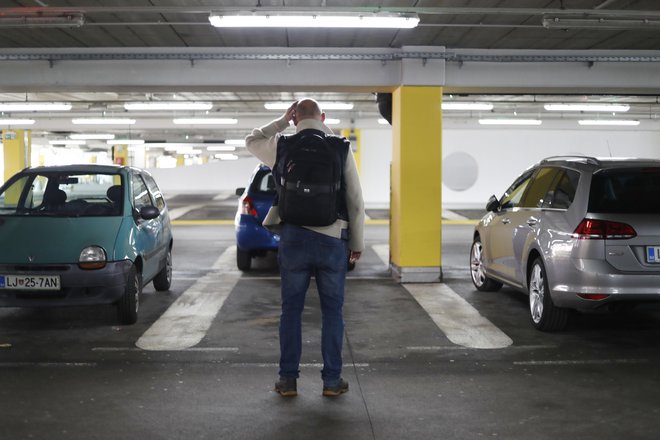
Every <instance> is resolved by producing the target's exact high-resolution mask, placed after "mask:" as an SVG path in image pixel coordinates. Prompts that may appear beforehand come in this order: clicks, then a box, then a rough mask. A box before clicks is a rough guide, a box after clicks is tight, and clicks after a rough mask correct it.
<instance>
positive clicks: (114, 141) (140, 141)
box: [105, 139, 144, 145]
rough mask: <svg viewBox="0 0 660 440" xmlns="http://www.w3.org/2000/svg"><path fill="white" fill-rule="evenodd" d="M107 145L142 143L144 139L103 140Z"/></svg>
mask: <svg viewBox="0 0 660 440" xmlns="http://www.w3.org/2000/svg"><path fill="white" fill-rule="evenodd" d="M105 143H106V144H108V145H142V144H144V139H113V140H109V141H105Z"/></svg>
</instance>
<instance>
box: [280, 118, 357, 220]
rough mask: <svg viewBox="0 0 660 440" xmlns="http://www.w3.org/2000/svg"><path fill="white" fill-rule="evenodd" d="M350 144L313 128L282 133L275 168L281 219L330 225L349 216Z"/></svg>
mask: <svg viewBox="0 0 660 440" xmlns="http://www.w3.org/2000/svg"><path fill="white" fill-rule="evenodd" d="M349 146H350V144H349V143H348V141H346V140H345V139H344V138H340V137H337V136H329V135H326V134H325V133H324V132H322V131H319V130H314V129H307V130H302V131H300V132H299V133H297V134H295V135H293V136H282V137H281V138H280V139H279V141H278V143H277V158H276V160H275V166H274V169H273V175H274V176H275V182H276V184H277V193H278V201H277V205H278V208H279V214H280V218H281V219H282V221H284V222H285V223H291V224H294V225H300V226H327V225H331V224H333V223H334V222H335V221H336V220H337V218H346V217H347V215H346V201H345V190H344V164H345V163H346V157H347V154H348V148H349Z"/></svg>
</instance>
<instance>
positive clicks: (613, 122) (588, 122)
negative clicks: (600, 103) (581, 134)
mask: <svg viewBox="0 0 660 440" xmlns="http://www.w3.org/2000/svg"><path fill="white" fill-rule="evenodd" d="M578 124H580V125H619V126H622V125H627V126H636V125H639V121H637V120H634V119H583V120H580V121H578Z"/></svg>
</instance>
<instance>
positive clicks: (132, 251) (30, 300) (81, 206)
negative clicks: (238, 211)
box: [0, 165, 173, 324]
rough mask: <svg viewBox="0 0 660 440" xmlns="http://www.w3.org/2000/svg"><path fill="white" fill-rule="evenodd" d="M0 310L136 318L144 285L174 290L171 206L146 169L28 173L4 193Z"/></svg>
mask: <svg viewBox="0 0 660 440" xmlns="http://www.w3.org/2000/svg"><path fill="white" fill-rule="evenodd" d="M0 243H1V245H0V307H41V306H62V305H95V304H114V305H116V307H117V311H118V318H119V321H120V322H121V323H122V324H133V323H135V322H136V321H137V318H138V309H139V305H140V294H141V292H142V287H143V286H144V285H146V284H147V283H149V282H151V281H153V285H154V288H155V289H156V290H158V291H164V290H168V289H169V288H170V284H171V282H172V243H173V239H172V231H171V225H170V218H169V214H168V210H167V205H166V203H165V199H164V198H163V195H162V193H161V191H160V190H159V189H158V186H157V185H156V182H155V181H154V179H153V177H152V176H151V175H150V174H149V173H148V172H146V171H144V170H141V169H138V168H133V167H125V166H114V165H66V166H54V167H36V168H26V169H24V170H23V171H21V172H19V173H17V174H16V175H14V176H13V177H11V178H10V179H9V180H8V181H7V182H6V183H5V184H4V185H2V187H0Z"/></svg>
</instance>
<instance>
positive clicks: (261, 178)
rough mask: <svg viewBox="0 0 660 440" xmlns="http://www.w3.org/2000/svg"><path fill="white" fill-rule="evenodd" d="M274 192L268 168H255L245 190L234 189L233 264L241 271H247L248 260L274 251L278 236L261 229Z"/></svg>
mask: <svg viewBox="0 0 660 440" xmlns="http://www.w3.org/2000/svg"><path fill="white" fill-rule="evenodd" d="M276 194H277V191H276V189H275V181H274V179H273V175H272V173H271V171H270V168H269V167H267V166H266V165H259V166H257V168H255V170H254V172H253V173H252V176H251V177H250V183H249V184H248V186H247V188H236V195H237V196H240V197H239V199H238V211H237V212H236V218H235V221H234V224H235V225H236V265H237V266H238V268H239V269H240V270H242V271H247V270H250V268H251V267H252V258H254V257H257V256H263V255H265V254H266V252H268V251H277V248H278V245H279V242H280V237H279V235H277V234H275V233H273V232H271V231H269V230H268V229H266V228H264V226H263V224H262V222H263V220H264V218H265V217H266V214H267V213H268V210H269V209H270V207H271V205H272V204H273V200H274V199H275V195H276Z"/></svg>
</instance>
